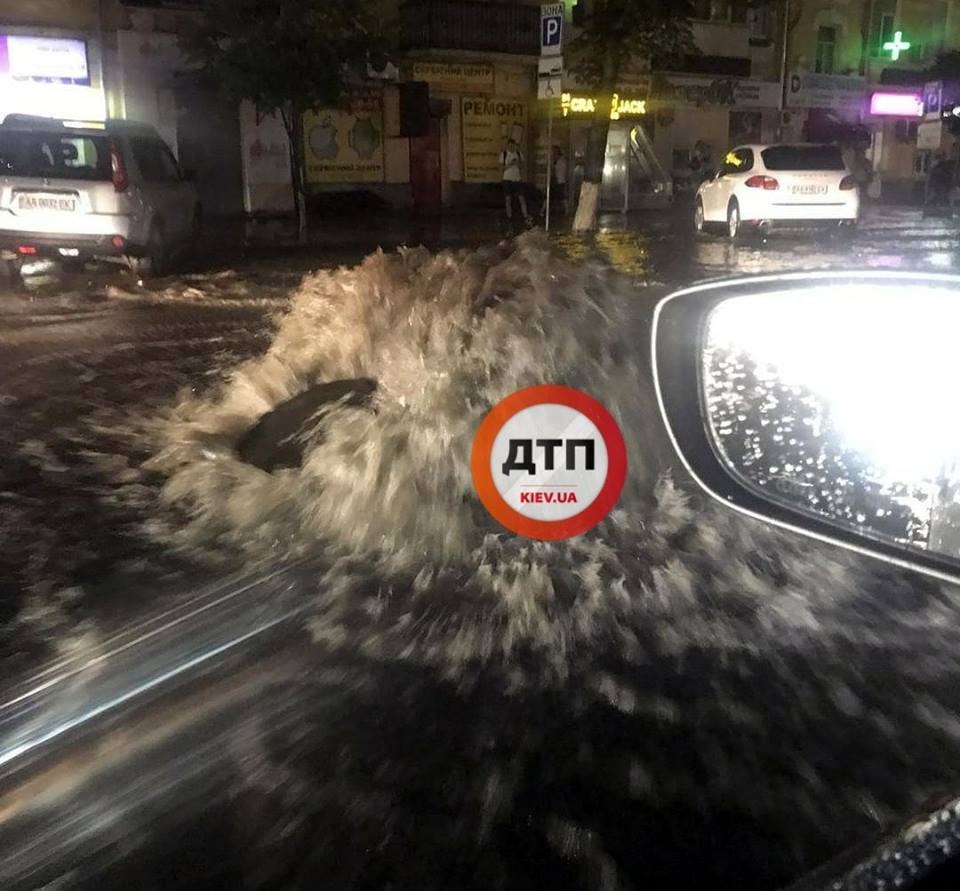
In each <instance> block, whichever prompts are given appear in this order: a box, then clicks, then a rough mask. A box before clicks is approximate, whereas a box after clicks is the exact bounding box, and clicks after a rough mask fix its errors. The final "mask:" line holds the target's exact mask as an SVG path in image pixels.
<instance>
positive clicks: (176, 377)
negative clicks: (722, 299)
mask: <svg viewBox="0 0 960 891" xmlns="http://www.w3.org/2000/svg"><path fill="white" fill-rule="evenodd" d="M618 225H620V221H619V219H618V218H616V217H615V218H613V221H612V225H610V226H608V228H607V229H606V230H605V231H602V232H600V233H598V234H597V235H596V236H594V237H592V238H579V237H574V236H572V235H563V234H561V235H555V236H554V241H555V243H556V244H557V245H558V247H559V248H560V249H561V250H562V251H564V252H565V253H566V254H568V255H569V256H571V257H575V258H576V257H585V256H589V255H594V254H598V253H599V254H601V255H603V256H605V257H606V258H607V259H609V261H610V262H611V263H613V264H614V265H615V266H617V267H618V268H619V269H621V270H623V271H625V272H627V273H628V274H630V275H631V276H634V277H635V278H636V279H637V281H638V284H639V285H641V286H642V287H643V288H644V290H643V293H644V295H645V296H647V297H649V299H650V301H651V304H652V302H653V299H655V298H656V297H657V296H659V295H660V294H662V293H664V292H665V291H666V290H668V289H669V288H671V287H675V286H679V285H684V284H689V283H692V282H695V281H699V280H704V279H710V278H718V277H724V276H731V275H740V274H743V275H749V274H758V273H765V272H780V271H786V270H795V269H817V268H828V267H834V268H841V267H846V268H857V269H882V268H889V269H922V270H926V271H944V272H948V271H951V270H958V271H960V231H958V230H960V226H957V225H955V224H954V223H952V222H951V221H949V220H942V219H924V218H922V216H921V214H920V213H919V212H916V211H911V210H883V211H876V212H874V213H872V214H871V215H870V216H869V217H868V218H867V219H866V220H865V221H864V223H863V224H862V225H861V227H860V230H859V231H858V232H856V233H854V234H853V235H851V236H843V235H839V234H837V233H822V232H815V233H811V232H806V233H796V232H782V233H772V234H771V235H770V236H768V237H766V238H764V239H762V240H760V239H753V240H748V241H746V242H745V243H738V244H732V243H730V242H729V241H728V240H726V239H725V238H723V237H722V236H712V237H707V238H701V239H697V238H696V236H695V235H694V234H693V233H692V231H691V230H690V229H689V227H688V226H687V225H685V222H684V221H683V220H681V219H673V220H671V219H659V220H657V219H654V220H652V221H651V222H648V223H647V224H645V225H644V228H642V229H640V230H630V231H618V230H617V228H616V227H617V226H618ZM370 247H371V249H373V248H374V247H375V245H371V246H370ZM363 253H364V252H363V251H359V250H357V249H355V248H351V249H347V250H344V249H339V250H337V249H332V250H328V251H323V250H319V249H318V250H311V251H310V252H308V253H287V254H276V255H273V256H270V255H269V254H262V255H259V256H253V257H246V258H244V259H243V260H242V261H241V262H238V263H237V264H235V265H232V264H231V263H230V257H229V254H228V255H226V256H225V257H224V258H223V259H222V260H221V261H220V263H219V265H218V267H217V268H214V269H211V270H206V271H200V272H196V273H191V274H187V275H181V276H179V277H172V278H169V279H164V280H161V281H158V282H148V283H142V282H138V281H137V279H136V278H135V277H132V276H131V275H130V274H128V273H125V272H123V271H121V270H119V269H117V268H113V267H103V268H96V267H88V269H87V270H86V271H85V272H83V273H74V274H68V273H65V272H63V271H61V270H58V269H56V268H51V269H48V270H46V271H43V272H42V273H41V274H37V275H33V276H30V277H29V278H28V279H27V281H26V284H25V285H22V286H14V285H13V284H12V283H11V282H10V281H8V280H7V281H0V455H2V456H3V463H2V465H0V510H2V520H0V541H2V548H0V569H2V571H0V580H2V581H0V591H2V597H0V620H2V621H3V622H5V623H9V620H10V619H11V618H12V617H13V615H14V614H15V613H16V612H17V610H19V609H20V608H22V606H23V604H24V602H25V597H28V596H29V594H38V595H39V596H40V597H41V598H48V597H49V596H51V594H53V593H54V592H60V591H68V592H78V591H79V592H82V591H85V590H87V589H88V588H89V586H90V585H97V582H98V580H102V579H104V578H112V577H115V576H116V574H117V572H118V571H122V568H123V567H124V566H127V565H133V564H136V563H137V562H138V561H142V560H143V559H144V558H147V559H150V558H152V557H155V556H156V555H145V554H143V553H141V552H138V551H137V547H139V546H135V545H133V543H132V538H131V536H130V535H128V534H127V533H128V532H129V530H130V528H131V524H136V523H137V522H138V521H139V520H140V519H141V518H138V517H136V516H134V515H127V514H125V513H124V511H129V507H128V508H124V509H121V508H119V507H117V506H116V505H112V503H111V499H110V498H109V491H107V489H106V488H105V487H106V486H107V485H108V484H107V483H105V481H104V480H103V479H102V478H101V473H102V469H103V467H104V466H110V467H111V469H112V471H113V472H115V471H116V469H117V468H118V467H119V468H123V467H125V466H126V467H130V468H133V467H135V466H138V465H139V463H140V462H142V460H143V459H144V458H145V457H147V455H146V454H145V453H144V451H143V448H144V446H143V443H142V442H140V441H138V439H137V437H136V436H135V435H131V432H130V431H129V430H127V429H126V427H125V425H124V424H123V423H121V421H122V420H125V419H126V417H127V416H129V414H130V413H131V412H133V413H136V414H137V415H139V416H146V415H149V414H150V412H151V410H153V409H156V410H158V411H159V410H161V409H162V408H163V407H164V406H166V405H168V404H169V403H170V401H171V400H172V399H173V398H174V397H175V396H176V394H177V393H178V391H180V390H181V389H182V388H185V387H186V388H193V389H198V388H204V387H207V386H209V385H210V384H211V383H213V382H215V381H216V380H217V379H218V378H219V377H221V376H222V375H223V374H224V373H226V371H227V370H228V369H229V368H230V367H231V366H232V365H233V364H235V363H236V362H237V361H239V360H241V359H243V358H245V357H248V356H252V355H256V354H257V353H259V352H261V351H263V350H264V349H265V348H266V347H267V345H268V344H269V342H270V337H271V333H272V331H273V320H274V318H275V316H276V314H277V313H279V312H282V311H283V309H284V308H285V307H286V305H287V301H288V298H289V295H290V294H291V293H292V292H293V291H294V290H295V289H296V287H297V284H298V282H299V281H300V279H301V277H302V275H303V274H304V273H305V272H307V271H309V270H311V269H316V268H323V267H335V266H337V265H339V264H343V263H353V262H356V261H358V260H359V259H361V258H362V256H363ZM121 428H123V429H121ZM92 459H95V460H92ZM105 496H106V497H105ZM141 569H142V563H141ZM56 596H57V597H60V599H61V600H62V599H63V595H62V594H57V595H56ZM67 599H68V600H69V597H68V598H67ZM78 599H83V598H78Z"/></svg>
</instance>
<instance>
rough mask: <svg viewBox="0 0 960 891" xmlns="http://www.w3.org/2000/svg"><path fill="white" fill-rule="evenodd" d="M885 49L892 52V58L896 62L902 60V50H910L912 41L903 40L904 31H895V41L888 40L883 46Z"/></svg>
mask: <svg viewBox="0 0 960 891" xmlns="http://www.w3.org/2000/svg"><path fill="white" fill-rule="evenodd" d="M883 48H884V49H885V50H890V58H891V59H893V61H894V62H896V61H897V59H899V58H900V51H901V50H908V49H910V41H909V40H904V39H903V31H895V32H894V34H893V40H888V41H887V42H886V43H885V44H884V45H883Z"/></svg>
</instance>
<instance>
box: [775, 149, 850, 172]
mask: <svg viewBox="0 0 960 891" xmlns="http://www.w3.org/2000/svg"><path fill="white" fill-rule="evenodd" d="M760 157H761V158H763V164H764V167H766V168H767V170H843V169H844V164H843V155H842V154H840V149H838V148H837V147H836V146H835V145H775V146H773V147H771V148H768V149H764V150H763V151H762V152H761V153H760Z"/></svg>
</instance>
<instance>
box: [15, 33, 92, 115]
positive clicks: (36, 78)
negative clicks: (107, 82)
mask: <svg viewBox="0 0 960 891" xmlns="http://www.w3.org/2000/svg"><path fill="white" fill-rule="evenodd" d="M8 114H30V115H40V116H42V117H52V118H61V119H62V118H68V119H71V120H85V121H87V120H93V121H102V120H104V119H105V117H106V102H105V100H104V91H103V78H102V74H101V61H100V45H99V43H98V42H97V41H95V40H93V39H91V38H89V37H87V36H84V35H79V34H70V35H68V34H66V33H63V32H56V33H54V32H52V31H49V30H47V31H44V32H43V33H41V34H38V33H24V32H23V31H22V29H14V28H10V29H8V30H7V31H6V33H0V120H2V119H3V118H4V117H6V115H8Z"/></svg>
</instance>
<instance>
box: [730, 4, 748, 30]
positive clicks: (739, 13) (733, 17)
mask: <svg viewBox="0 0 960 891" xmlns="http://www.w3.org/2000/svg"><path fill="white" fill-rule="evenodd" d="M749 9H750V3H749V0H733V2H732V3H731V4H730V21H731V22H733V23H734V24H735V25H745V24H746V23H747V13H748V11H749Z"/></svg>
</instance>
